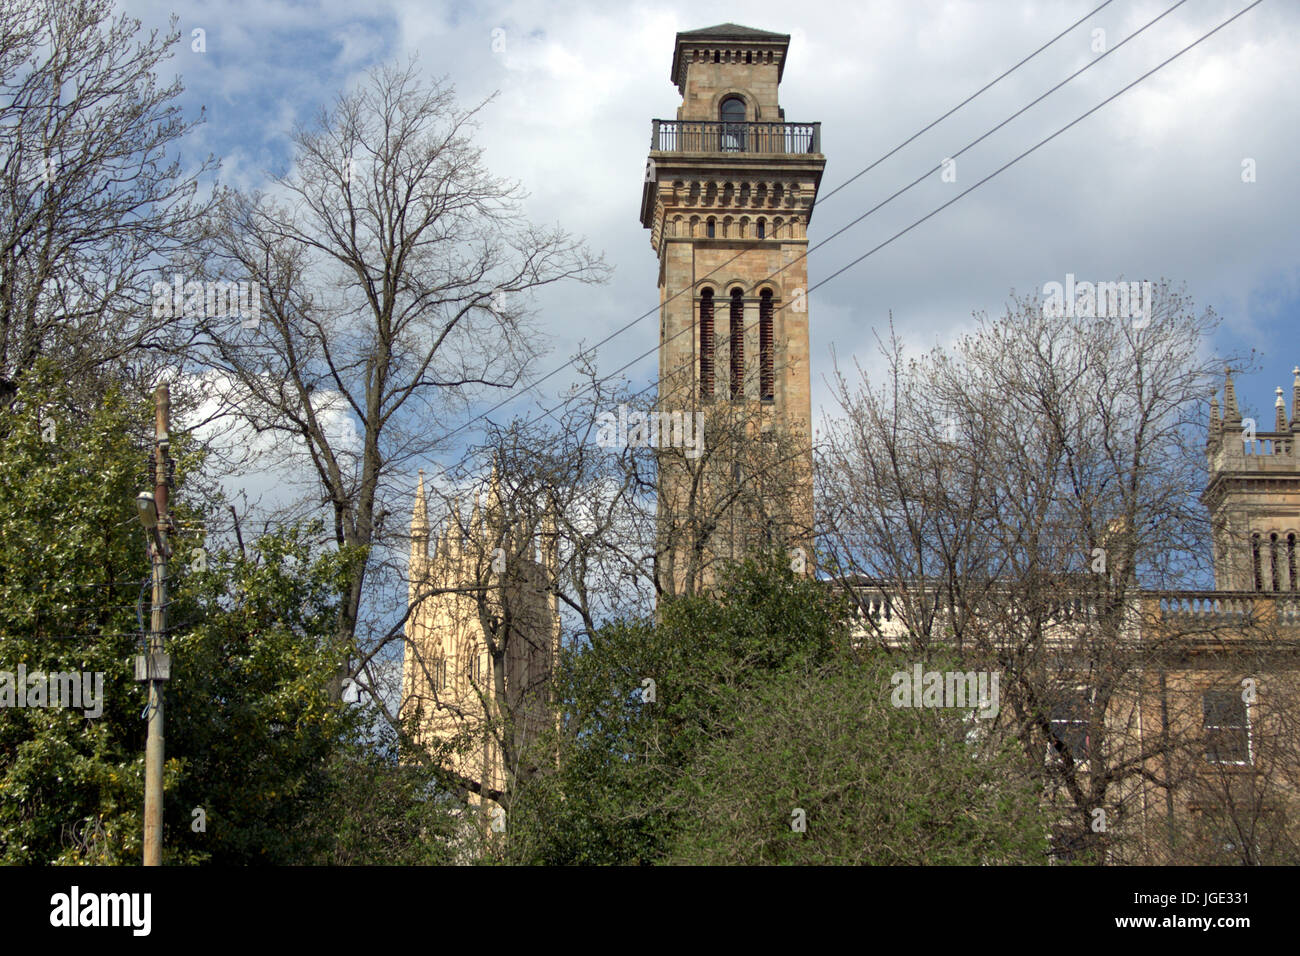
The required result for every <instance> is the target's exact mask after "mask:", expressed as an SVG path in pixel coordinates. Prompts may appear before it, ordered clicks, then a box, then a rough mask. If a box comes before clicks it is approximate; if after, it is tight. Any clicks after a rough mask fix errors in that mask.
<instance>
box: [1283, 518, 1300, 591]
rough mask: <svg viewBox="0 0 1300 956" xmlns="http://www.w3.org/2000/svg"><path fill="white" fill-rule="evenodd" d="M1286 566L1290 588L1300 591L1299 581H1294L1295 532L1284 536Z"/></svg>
mask: <svg viewBox="0 0 1300 956" xmlns="http://www.w3.org/2000/svg"><path fill="white" fill-rule="evenodd" d="M1286 566H1287V573H1288V575H1289V576H1290V581H1291V590H1292V591H1300V581H1296V576H1295V572H1296V567H1295V532H1294V531H1293V532H1291V534H1289V535H1287V536H1286Z"/></svg>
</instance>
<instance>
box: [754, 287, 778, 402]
mask: <svg viewBox="0 0 1300 956" xmlns="http://www.w3.org/2000/svg"><path fill="white" fill-rule="evenodd" d="M773 345H774V343H773V340H772V290H771V289H764V290H763V292H762V294H761V295H760V296H759V299H758V363H759V365H758V379H759V382H758V388H759V398H762V399H764V400H766V401H769V402H770V401H772V400H773V399H774V398H775V397H776V370H775V361H774V359H775V356H774V354H773Z"/></svg>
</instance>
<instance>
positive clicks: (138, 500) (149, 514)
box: [135, 491, 158, 531]
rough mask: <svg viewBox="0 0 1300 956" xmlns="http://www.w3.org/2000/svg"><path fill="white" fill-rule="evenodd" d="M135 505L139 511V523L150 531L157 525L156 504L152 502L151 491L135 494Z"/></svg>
mask: <svg viewBox="0 0 1300 956" xmlns="http://www.w3.org/2000/svg"><path fill="white" fill-rule="evenodd" d="M135 506H136V509H137V510H138V511H139V513H140V523H141V524H142V525H144V526H145V527H146V528H147V529H149V530H150V531H152V530H153V529H155V528H157V527H158V506H157V504H155V503H154V500H153V492H151V491H142V492H140V493H139V494H138V495H136V496H135Z"/></svg>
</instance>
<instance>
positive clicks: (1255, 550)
mask: <svg viewBox="0 0 1300 956" xmlns="http://www.w3.org/2000/svg"><path fill="white" fill-rule="evenodd" d="M1250 563H1251V566H1252V568H1253V570H1254V573H1255V582H1254V583H1255V590H1256V591H1262V590H1264V575H1263V573H1262V571H1261V569H1260V566H1259V535H1258V534H1252V535H1251V536H1250Z"/></svg>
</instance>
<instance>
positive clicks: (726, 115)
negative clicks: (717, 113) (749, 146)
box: [722, 96, 745, 152]
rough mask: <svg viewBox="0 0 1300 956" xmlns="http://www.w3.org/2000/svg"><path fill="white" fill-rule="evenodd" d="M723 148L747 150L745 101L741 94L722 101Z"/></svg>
mask: <svg viewBox="0 0 1300 956" xmlns="http://www.w3.org/2000/svg"><path fill="white" fill-rule="evenodd" d="M722 148H723V150H724V151H726V152H744V150H745V101H744V100H742V99H741V98H740V97H739V96H728V97H727V98H726V99H725V100H723V101H722Z"/></svg>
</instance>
